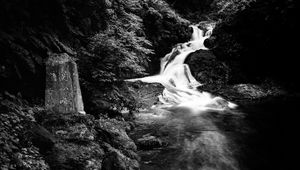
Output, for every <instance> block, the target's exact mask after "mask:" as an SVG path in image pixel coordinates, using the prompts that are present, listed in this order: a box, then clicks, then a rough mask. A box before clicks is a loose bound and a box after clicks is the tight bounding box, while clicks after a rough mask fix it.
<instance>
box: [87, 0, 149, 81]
mask: <svg viewBox="0 0 300 170" xmlns="http://www.w3.org/2000/svg"><path fill="white" fill-rule="evenodd" d="M110 3H111V4H108V6H109V7H108V8H107V9H106V23H107V28H106V29H105V30H104V31H100V32H99V33H98V34H96V35H95V36H93V38H92V42H91V44H90V48H91V50H92V51H93V53H94V54H95V57H97V58H99V61H101V65H103V66H104V67H102V68H100V69H99V70H98V69H97V70H95V71H94V72H93V76H94V77H95V78H101V75H102V73H103V70H105V71H107V72H111V73H113V74H114V75H115V76H116V77H117V78H125V77H127V78H129V77H131V76H132V75H144V74H145V66H147V61H148V56H147V55H148V54H151V53H152V50H151V49H150V48H151V43H150V41H148V40H147V39H146V38H145V37H144V34H145V33H144V30H143V24H142V19H141V18H140V17H139V16H138V15H136V14H134V12H136V11H137V10H140V8H141V7H140V6H138V5H137V4H138V3H137V2H136V1H111V2H110ZM101 69H103V70H101Z"/></svg>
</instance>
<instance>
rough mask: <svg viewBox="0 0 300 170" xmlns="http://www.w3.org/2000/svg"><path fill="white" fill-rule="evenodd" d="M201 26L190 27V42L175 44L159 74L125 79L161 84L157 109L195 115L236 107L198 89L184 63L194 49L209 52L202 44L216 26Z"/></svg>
mask: <svg viewBox="0 0 300 170" xmlns="http://www.w3.org/2000/svg"><path fill="white" fill-rule="evenodd" d="M200 24H201V27H202V28H203V27H205V30H204V29H203V30H202V29H200V28H199V25H200ZM200 24H197V25H191V26H190V27H191V28H192V30H193V33H192V36H191V40H190V41H189V42H186V43H182V44H178V45H176V46H175V47H174V48H173V49H172V51H171V52H170V53H168V54H167V55H166V56H165V57H163V58H162V59H161V64H160V66H161V67H160V73H159V74H158V75H153V76H148V77H143V78H137V79H129V80H127V81H138V80H140V81H143V82H146V83H160V84H162V85H163V86H164V87H165V89H164V91H163V93H162V95H161V96H159V100H160V102H161V103H162V105H158V107H160V108H165V109H174V108H177V107H187V108H189V109H190V110H191V112H193V113H195V114H197V113H201V112H202V111H205V110H224V109H228V108H235V107H236V106H237V105H236V104H234V103H232V102H228V101H226V100H224V99H223V98H221V97H216V96H213V95H211V94H210V93H208V92H200V91H199V90H197V88H198V87H199V86H201V85H202V84H201V83H200V82H198V81H197V80H196V79H195V78H194V77H193V75H192V73H191V70H190V68H189V66H188V65H187V64H185V63H184V61H185V59H186V58H187V57H188V55H189V54H191V53H193V52H195V51H197V50H208V49H207V48H206V47H205V46H204V41H205V40H206V39H207V38H209V37H210V36H211V34H212V31H213V29H214V27H215V24H214V23H200Z"/></svg>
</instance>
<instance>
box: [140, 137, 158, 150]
mask: <svg viewBox="0 0 300 170" xmlns="http://www.w3.org/2000/svg"><path fill="white" fill-rule="evenodd" d="M137 145H138V147H139V148H140V149H143V150H150V149H154V148H159V147H162V146H163V142H162V141H161V140H160V139H158V138H156V137H155V136H151V135H149V134H146V135H144V136H143V137H142V138H140V139H137Z"/></svg>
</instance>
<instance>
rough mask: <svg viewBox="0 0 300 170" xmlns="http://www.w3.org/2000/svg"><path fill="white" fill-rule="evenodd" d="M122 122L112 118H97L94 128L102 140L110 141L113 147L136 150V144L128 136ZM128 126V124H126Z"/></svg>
mask: <svg viewBox="0 0 300 170" xmlns="http://www.w3.org/2000/svg"><path fill="white" fill-rule="evenodd" d="M122 123H123V124H124V122H121V121H117V120H114V119H99V120H98V123H97V125H96V130H97V131H98V133H99V135H101V138H102V140H103V141H104V142H107V143H110V144H111V145H112V146H113V147H115V148H118V149H122V150H132V151H136V145H135V144H134V142H133V141H132V140H131V139H130V138H129V136H128V135H127V133H126V131H125V129H126V128H127V127H126V125H125V124H124V125H122ZM128 126H129V125H128Z"/></svg>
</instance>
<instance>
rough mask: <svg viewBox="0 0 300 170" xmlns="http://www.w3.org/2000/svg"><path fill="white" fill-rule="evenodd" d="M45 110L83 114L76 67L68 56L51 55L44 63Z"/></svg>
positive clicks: (63, 54)
mask: <svg viewBox="0 0 300 170" xmlns="http://www.w3.org/2000/svg"><path fill="white" fill-rule="evenodd" d="M45 106H46V109H49V110H53V111H56V112H59V113H72V112H79V113H82V114H85V112H84V108H83V102H82V96H81V90H80V86H79V80H78V71H77V65H76V63H75V62H74V60H73V59H72V58H71V57H69V55H68V54H66V53H62V54H52V55H51V56H50V57H49V59H48V60H47V62H46V92H45Z"/></svg>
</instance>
